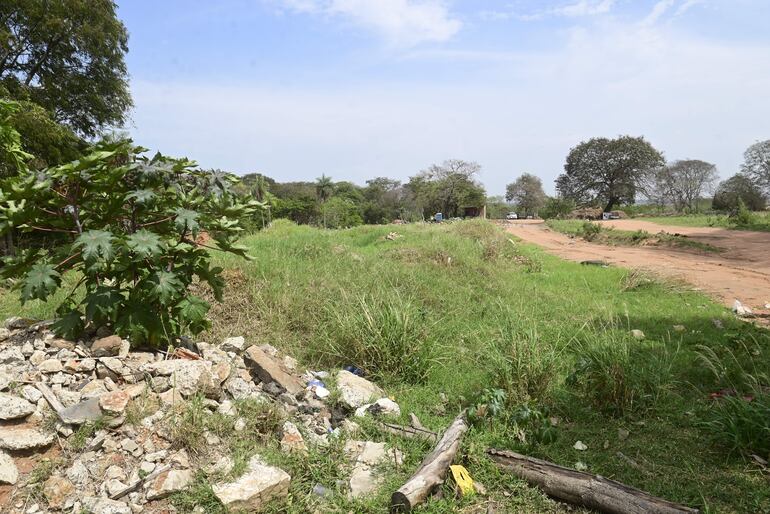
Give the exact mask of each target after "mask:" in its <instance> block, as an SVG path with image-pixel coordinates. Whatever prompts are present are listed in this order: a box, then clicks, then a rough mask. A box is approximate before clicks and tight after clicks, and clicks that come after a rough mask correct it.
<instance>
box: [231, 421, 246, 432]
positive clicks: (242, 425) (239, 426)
mask: <svg viewBox="0 0 770 514" xmlns="http://www.w3.org/2000/svg"><path fill="white" fill-rule="evenodd" d="M233 430H235V431H236V432H243V431H244V430H246V420H245V419H243V418H238V419H236V420H235V423H233Z"/></svg>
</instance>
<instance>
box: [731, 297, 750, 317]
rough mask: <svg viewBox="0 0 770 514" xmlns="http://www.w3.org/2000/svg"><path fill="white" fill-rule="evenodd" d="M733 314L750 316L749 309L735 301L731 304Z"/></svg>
mask: <svg viewBox="0 0 770 514" xmlns="http://www.w3.org/2000/svg"><path fill="white" fill-rule="evenodd" d="M733 312H734V313H735V314H737V315H738V316H749V315H751V314H752V311H751V309H750V308H749V307H746V306H745V305H743V304H742V303H741V302H740V301H738V300H735V303H733Z"/></svg>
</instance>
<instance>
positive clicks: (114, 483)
mask: <svg viewBox="0 0 770 514" xmlns="http://www.w3.org/2000/svg"><path fill="white" fill-rule="evenodd" d="M126 487H127V485H126V484H124V483H123V482H121V481H120V480H116V479H111V480H107V481H106V482H105V483H104V490H105V491H107V495H108V496H113V495H115V494H117V493H119V492H121V491H122V490H123V489H125V488H126Z"/></svg>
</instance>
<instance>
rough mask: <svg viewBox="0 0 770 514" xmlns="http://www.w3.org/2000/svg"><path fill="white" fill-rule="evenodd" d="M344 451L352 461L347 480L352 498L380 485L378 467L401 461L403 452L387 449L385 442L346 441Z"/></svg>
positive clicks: (396, 463)
mask: <svg viewBox="0 0 770 514" xmlns="http://www.w3.org/2000/svg"><path fill="white" fill-rule="evenodd" d="M344 451H345V454H346V455H347V456H348V458H349V459H350V460H351V461H353V472H352V473H351V474H350V480H349V482H348V487H349V493H350V496H351V497H352V498H361V497H364V496H367V495H369V494H371V493H373V492H374V491H376V490H377V489H378V488H379V487H380V486H381V485H382V482H383V479H384V476H383V475H382V474H381V473H380V472H379V471H380V470H379V468H380V467H381V466H382V465H383V464H390V465H394V464H395V465H401V464H402V463H403V454H402V453H401V452H400V451H399V450H395V449H394V450H388V449H387V448H386V446H385V443H375V442H372V441H348V442H347V443H345V448H344Z"/></svg>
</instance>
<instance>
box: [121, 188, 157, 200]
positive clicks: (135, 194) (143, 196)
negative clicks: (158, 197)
mask: <svg viewBox="0 0 770 514" xmlns="http://www.w3.org/2000/svg"><path fill="white" fill-rule="evenodd" d="M153 198H155V193H153V192H152V191H150V190H149V189H138V190H136V191H131V192H130V193H128V194H127V195H126V197H125V201H129V200H136V203H147V202H149V201H150V200H152V199H153Z"/></svg>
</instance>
